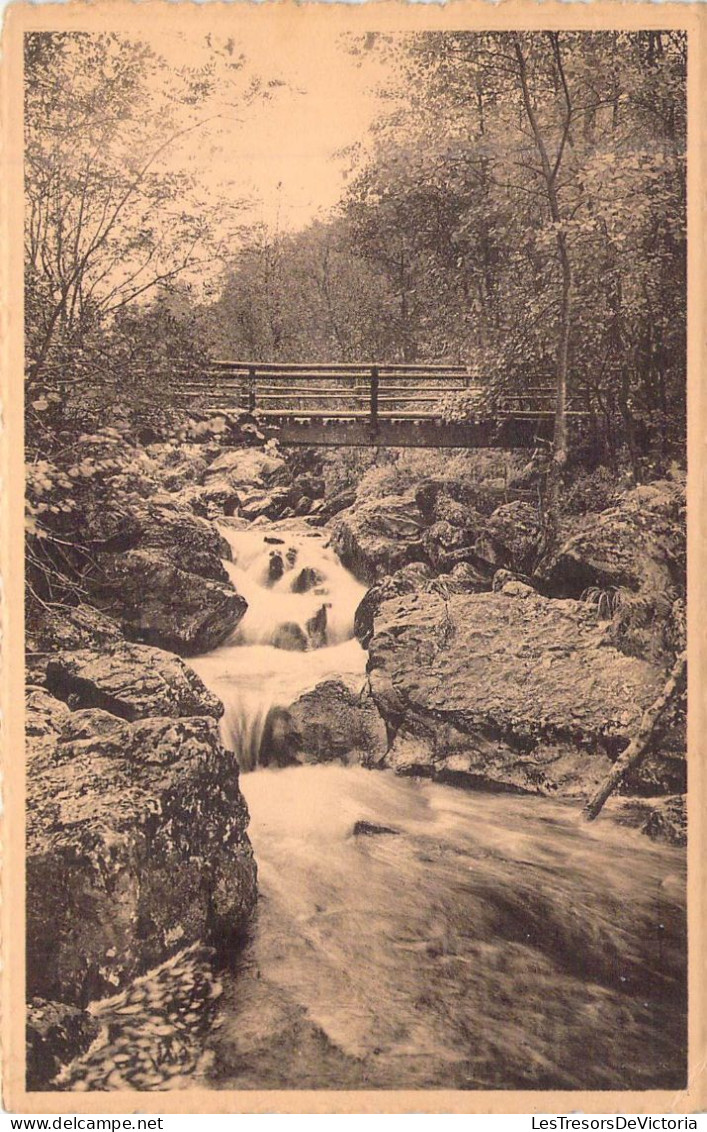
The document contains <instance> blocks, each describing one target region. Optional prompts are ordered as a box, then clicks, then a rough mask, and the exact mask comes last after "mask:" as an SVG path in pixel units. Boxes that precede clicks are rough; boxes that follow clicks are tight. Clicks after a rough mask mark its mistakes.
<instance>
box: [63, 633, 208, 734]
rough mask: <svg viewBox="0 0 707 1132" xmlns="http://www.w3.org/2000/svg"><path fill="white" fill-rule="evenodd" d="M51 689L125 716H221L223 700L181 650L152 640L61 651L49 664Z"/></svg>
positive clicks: (76, 702) (66, 697)
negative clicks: (170, 650) (104, 649)
mask: <svg viewBox="0 0 707 1132" xmlns="http://www.w3.org/2000/svg"><path fill="white" fill-rule="evenodd" d="M46 682H47V687H48V688H49V690H50V691H51V692H52V693H53V694H54V695H55V696H56V697H57V698H58V699H60V700H67V701H68V700H70V701H71V706H72V707H82V708H83V707H97V708H101V709H103V710H104V711H106V712H110V713H111V714H112V715H115V716H118V717H120V718H121V719H128V720H134V719H144V718H146V717H148V716H151V715H157V716H187V715H208V716H213V718H215V719H218V718H219V717H220V716H221V715H222V714H223V704H222V703H221V701H220V700H219V699H217V697H216V696H214V695H213V693H212V692H210V691H209V690H208V688H207V687H206V685H205V684H203V683H202V681H201V680H200V679H199V677H198V676H197V674H196V672H194V671H193V669H191V668H189V667H188V666H187V665H186V664H184V662H183V661H181V660H180V659H179V657H177V656H173V655H172V654H171V653H168V652H164V651H163V650H162V649H156V648H150V647H149V646H147V645H136V644H129V643H128V642H127V641H121V642H118V643H114V644H112V645H110V646H109V651H107V652H97V651H94V650H92V649H77V650H76V651H75V652H64V653H59V654H58V655H57V656H56V657H54V658H53V659H52V660H50V661H49V663H48V664H47V669H46Z"/></svg>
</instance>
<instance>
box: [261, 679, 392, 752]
mask: <svg viewBox="0 0 707 1132" xmlns="http://www.w3.org/2000/svg"><path fill="white" fill-rule="evenodd" d="M387 746H388V742H387V736H386V729H385V724H384V722H383V720H382V719H381V717H380V715H379V714H378V711H377V709H376V706H375V704H374V703H373V701H372V699H371V698H370V696H369V695H367V694H366V693H361V692H358V691H353V690H352V689H351V688H348V687H347V686H346V684H344V683H343V681H341V680H325V681H323V682H322V683H321V684H317V686H316V688H313V689H312V690H311V691H309V692H305V693H303V694H302V695H301V696H300V697H299V698H298V699H297V700H296V701H295V702H294V703H293V704H292V705H291V706H290V707H289V708H288V709H287V710H284V709H278V710H277V711H275V712H273V713H272V714H271V716H270V718H269V719H268V722H267V725H266V728H265V733H264V736H263V741H262V744H261V748H260V762H261V764H262V765H267V764H269V763H275V764H276V765H279V766H284V765H287V764H289V763H323V762H332V761H334V760H339V761H341V762H346V763H348V762H362V763H374V762H377V761H379V760H380V759H381V758H382V757H383V755H384V754H385V752H386V750H387Z"/></svg>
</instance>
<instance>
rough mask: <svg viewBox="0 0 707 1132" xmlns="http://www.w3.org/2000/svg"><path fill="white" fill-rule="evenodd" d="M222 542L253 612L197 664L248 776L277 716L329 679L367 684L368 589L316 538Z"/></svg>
mask: <svg viewBox="0 0 707 1132" xmlns="http://www.w3.org/2000/svg"><path fill="white" fill-rule="evenodd" d="M222 533H223V534H224V535H225V537H226V538H227V539H228V541H229V542H230V544H231V548H232V552H233V557H234V561H233V562H227V563H226V564H225V565H226V569H227V570H228V572H229V574H230V576H231V578H232V580H233V584H234V585H235V587H236V589H237V590H238V592H239V593H240V594H242V595H243V597H244V598H245V599H246V601H247V602H248V609H247V611H246V613H245V616H244V617H243V620H242V621H241V622H240V624H239V625H238V627H237V628H236V630H235V632H234V633H233V635H232V637H231V638H230V639H229V640H228V641H226V642H225V644H223V645H222V646H221V647H220V648H219V649H216V650H215V651H214V652H212V653H210V654H209V655H208V656H204V657H199V658H198V659H196V660H194V661H192V665H193V667H194V668H196V670H197V672H198V673H199V675H200V676H201V678H202V680H204V682H205V683H206V684H207V685H208V686H209V687H210V688H211V689H212V690H213V691H214V692H215V693H216V695H218V696H219V697H220V698H221V700H223V703H224V706H225V713H224V717H223V722H222V732H223V738H224V742H225V744H226V746H227V747H229V748H230V749H231V750H234V751H236V753H237V756H238V761H239V763H240V766H241V769H242V770H252V769H253V768H254V767H255V766H257V764H258V762H259V761H260V758H261V746H262V741H263V735H264V732H265V727H266V724H267V720H268V717H269V715H270V713H271V711H272V710H273V708H276V707H288V706H289V705H290V704H291V703H293V702H294V701H295V700H296V699H297V697H298V696H299V695H301V694H302V693H303V692H305V691H307V690H309V689H310V688H312V687H314V686H315V685H316V684H318V683H319V682H320V681H321V680H324V679H326V678H327V677H328V676H332V675H335V676H338V677H339V678H341V679H343V680H344V681H346V682H348V683H350V684H351V685H352V686H354V687H360V686H361V685H362V684H363V679H364V672H365V667H366V653H365V652H364V651H363V649H362V648H361V646H360V645H359V644H358V642H357V641H356V640H355V639H354V637H353V619H354V613H355V612H356V607H357V606H358V604H359V602H360V600H361V598H362V597H363V595H364V593H365V588H364V587H363V586H361V585H360V584H359V583H358V582H357V581H356V580H355V578H353V577H352V576H351V574H349V573H348V571H346V570H345V569H344V568H343V566H342V565H341V563H340V562H339V560H338V559H337V557H336V555H335V554H334V552H333V551H332V550H331V549H330V548H329V547H328V546H327V545H326V537H325V535H324V534H322V532H320V531H314V530H306V529H305V530H302V529H301V528H298V527H295V529H294V530H293V529H292V527H291V526H290V525H288V524H281V525H280V526H272V527H271V528H270V529H269V530H266V531H263V530H246V531H241V530H234V529H233V528H229V527H224V528H223V532H222Z"/></svg>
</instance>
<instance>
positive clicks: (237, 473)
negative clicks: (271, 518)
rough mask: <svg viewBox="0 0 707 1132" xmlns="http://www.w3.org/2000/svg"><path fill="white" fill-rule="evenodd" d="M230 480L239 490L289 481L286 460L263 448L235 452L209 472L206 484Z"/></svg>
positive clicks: (226, 454) (230, 451)
mask: <svg viewBox="0 0 707 1132" xmlns="http://www.w3.org/2000/svg"><path fill="white" fill-rule="evenodd" d="M213 479H219V480H226V481H227V482H228V483H230V484H231V486H232V487H234V488H236V489H240V488H242V489H245V488H253V487H263V486H265V487H268V486H271V485H274V484H278V485H280V484H282V483H286V482H288V481H289V471H288V468H287V464H286V463H285V461H284V459H283V458H282V456H277V455H275V454H274V453H272V452H266V451H265V450H264V449H262V448H232V449H227V450H226V451H225V452H222V453H221V455H220V456H218V457H217V458H216V459H215V460H214V461H213V463H212V464H211V465H210V466H209V468H208V469H207V471H206V474H205V477H204V482H205V483H207V484H208V483H209V482H210V481H211V480H213Z"/></svg>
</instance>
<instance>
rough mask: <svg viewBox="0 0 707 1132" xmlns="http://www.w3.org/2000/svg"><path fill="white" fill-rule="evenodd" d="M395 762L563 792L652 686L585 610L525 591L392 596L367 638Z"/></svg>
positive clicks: (591, 775)
mask: <svg viewBox="0 0 707 1132" xmlns="http://www.w3.org/2000/svg"><path fill="white" fill-rule="evenodd" d="M369 680H370V686H371V691H372V694H373V698H374V700H375V702H376V704H377V706H378V709H379V711H380V712H381V714H382V715H383V717H384V719H385V720H386V723H387V724H388V729H389V733H390V734H391V736H392V744H391V748H390V750H389V752H388V755H387V756H386V762H387V765H390V766H392V767H394V768H395V769H396V770H398V771H399V772H400V773H409V774H411V773H418V774H419V773H422V774H432V775H435V776H439V775H440V774H441V775H444V776H445V777H447V778H448V779H449V780H450V781H458V780H459V781H463V780H464V779H466V781H467V782H468V783H469V784H474V785H482V786H488V787H491V788H495V789H502V788H510V789H518V790H524V791H526V790H530V791H533V792H542V793H558V794H566V795H573V794H576V793H584V792H586V791H587V790H591V789H592V788H593V786H594V785H595V784H596V783H597V782H598V781H599V780H600V779H601V777H602V776H603V774H604V773H606V770H607V769H608V768H609V766H610V762H611V758H612V757H614V756H615V754H616V753H617V752H618V751H619V750H621V749H622V748H623V747H624V746H625V745H626V742H627V741H628V738H629V736H630V735H631V733H632V731H633V730H635V728H636V726H637V724H638V721H639V719H640V717H641V714H642V712H643V710H644V708H645V707H646V706H647V705H648V704H650V703H651V702H652V701H653V700H654V699H655V697H656V695H657V694H658V691H659V690H660V688H661V687H662V682H663V674H662V673H661V671H660V670H659V669H658V668H656V667H654V666H653V665H651V664H649V663H648V662H647V661H643V660H639V659H637V658H635V657H628V656H625V655H623V654H622V653H620V652H618V651H617V650H616V649H614V648H612V647H611V646H610V645H608V644H607V643H606V630H605V627H603V626H602V625H600V624H598V623H597V620H596V613H595V611H593V610H592V609H590V608H588V607H587V606H585V605H583V604H582V603H580V602H576V601H569V600H567V601H554V600H551V599H547V598H543V597H540V596H539V595H537V594H533V593H527V594H524V595H523V596H522V597H520V596H518V595H514V594H512V593H509V594H506V593H503V592H502V593H496V594H488V593H487V594H460V595H450V596H449V597H448V598H447V599H445V598H443V597H442V596H440V595H437V594H433V593H415V594H411V595H404V596H401V597H397V598H393V599H391V600H389V601H387V602H385V603H384V604H383V605H382V606H381V607H380V609H379V610H378V611H377V613H376V616H375V624H374V636H373V638H372V640H371V641H370V644H369Z"/></svg>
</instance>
